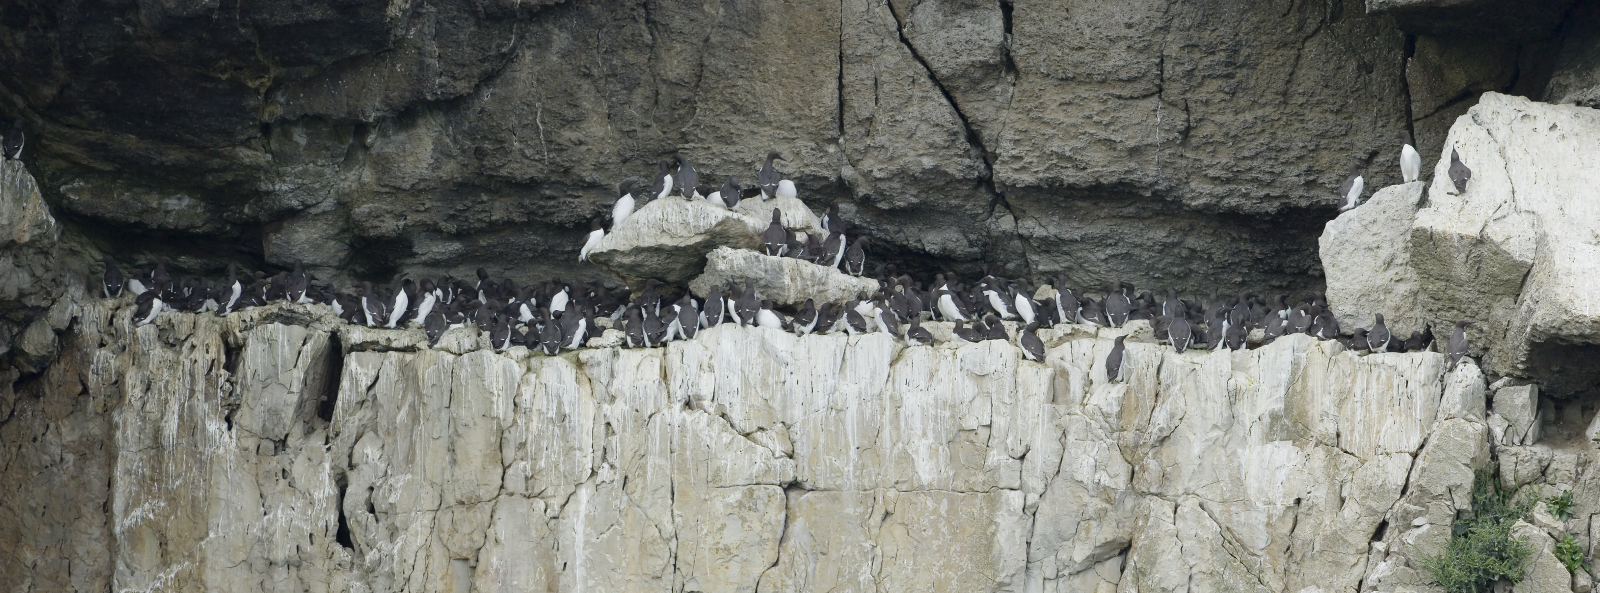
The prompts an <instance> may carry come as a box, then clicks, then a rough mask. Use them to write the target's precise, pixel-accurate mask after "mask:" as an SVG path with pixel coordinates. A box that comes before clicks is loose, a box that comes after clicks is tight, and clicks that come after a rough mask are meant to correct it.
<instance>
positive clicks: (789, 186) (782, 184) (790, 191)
mask: <svg viewBox="0 0 1600 593" xmlns="http://www.w3.org/2000/svg"><path fill="white" fill-rule="evenodd" d="M773 194H774V195H776V196H777V197H780V198H796V197H799V196H800V192H798V191H795V188H794V182H793V181H789V180H788V179H784V180H782V181H779V182H778V189H777V191H774V192H773Z"/></svg>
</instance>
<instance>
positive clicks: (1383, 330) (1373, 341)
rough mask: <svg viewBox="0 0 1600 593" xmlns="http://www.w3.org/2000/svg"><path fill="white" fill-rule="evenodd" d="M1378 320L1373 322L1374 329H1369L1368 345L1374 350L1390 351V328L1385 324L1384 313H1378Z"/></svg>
mask: <svg viewBox="0 0 1600 593" xmlns="http://www.w3.org/2000/svg"><path fill="white" fill-rule="evenodd" d="M1377 319H1378V322H1377V323H1374V324H1372V329H1369V330H1367V347H1368V348H1371V349H1372V351H1373V352H1388V351H1389V338H1390V336H1389V328H1388V327H1387V326H1385V325H1383V314H1382V313H1379V314H1377Z"/></svg>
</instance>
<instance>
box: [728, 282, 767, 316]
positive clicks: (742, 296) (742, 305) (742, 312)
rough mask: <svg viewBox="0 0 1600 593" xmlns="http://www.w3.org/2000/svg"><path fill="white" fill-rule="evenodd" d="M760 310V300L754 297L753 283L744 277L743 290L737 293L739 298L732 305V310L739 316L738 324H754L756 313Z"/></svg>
mask: <svg viewBox="0 0 1600 593" xmlns="http://www.w3.org/2000/svg"><path fill="white" fill-rule="evenodd" d="M760 310H761V300H760V299H757V298H756V288H755V283H754V282H753V281H751V280H749V279H746V280H745V281H744V290H743V291H741V292H740V293H739V300H737V301H735V302H734V305H733V311H734V313H735V314H736V316H737V317H738V318H739V325H755V323H756V313H757V312H758V311H760Z"/></svg>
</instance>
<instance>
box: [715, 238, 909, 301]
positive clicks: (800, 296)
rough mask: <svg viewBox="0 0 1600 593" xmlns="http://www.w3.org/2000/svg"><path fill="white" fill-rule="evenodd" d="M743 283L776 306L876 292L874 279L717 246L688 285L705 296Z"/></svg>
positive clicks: (850, 297)
mask: <svg viewBox="0 0 1600 593" xmlns="http://www.w3.org/2000/svg"><path fill="white" fill-rule="evenodd" d="M745 280H750V281H751V282H753V283H754V284H753V286H755V289H756V294H758V295H760V296H761V298H763V299H770V300H772V302H774V303H777V304H779V305H798V304H800V303H804V302H805V300H806V299H815V301H816V304H817V306H821V305H822V303H828V302H844V301H846V300H849V299H853V298H855V297H856V294H858V293H862V292H865V293H867V294H869V295H870V294H872V293H873V292H875V291H877V290H878V281H877V280H873V279H871V278H861V277H857V276H851V275H849V274H846V273H844V272H841V271H839V270H838V268H830V267H828V266H819V265H817V264H814V263H811V262H807V261H801V260H798V259H794V258H792V257H772V256H769V255H765V254H762V253H759V252H757V251H754V250H750V249H733V248H729V247H718V248H717V249H715V250H714V251H712V252H711V253H710V254H709V255H707V256H706V268H705V273H703V274H701V275H700V276H699V277H698V278H695V279H694V280H693V281H691V282H690V283H689V290H691V291H694V293H695V294H696V295H699V296H701V297H705V296H706V294H708V293H710V292H711V287H713V286H724V287H725V286H726V285H727V284H728V283H729V282H733V283H735V284H738V285H740V286H743V285H744V281H745ZM723 290H726V288H724V289H723ZM724 294H726V293H724Z"/></svg>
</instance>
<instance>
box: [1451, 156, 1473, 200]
mask: <svg viewBox="0 0 1600 593" xmlns="http://www.w3.org/2000/svg"><path fill="white" fill-rule="evenodd" d="M1471 180H1472V169H1469V168H1467V164H1466V163H1463V162H1461V155H1460V154H1458V153H1456V149H1455V148H1451V149H1450V183H1453V184H1455V186H1456V195H1460V194H1464V193H1467V182H1468V181H1471Z"/></svg>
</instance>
